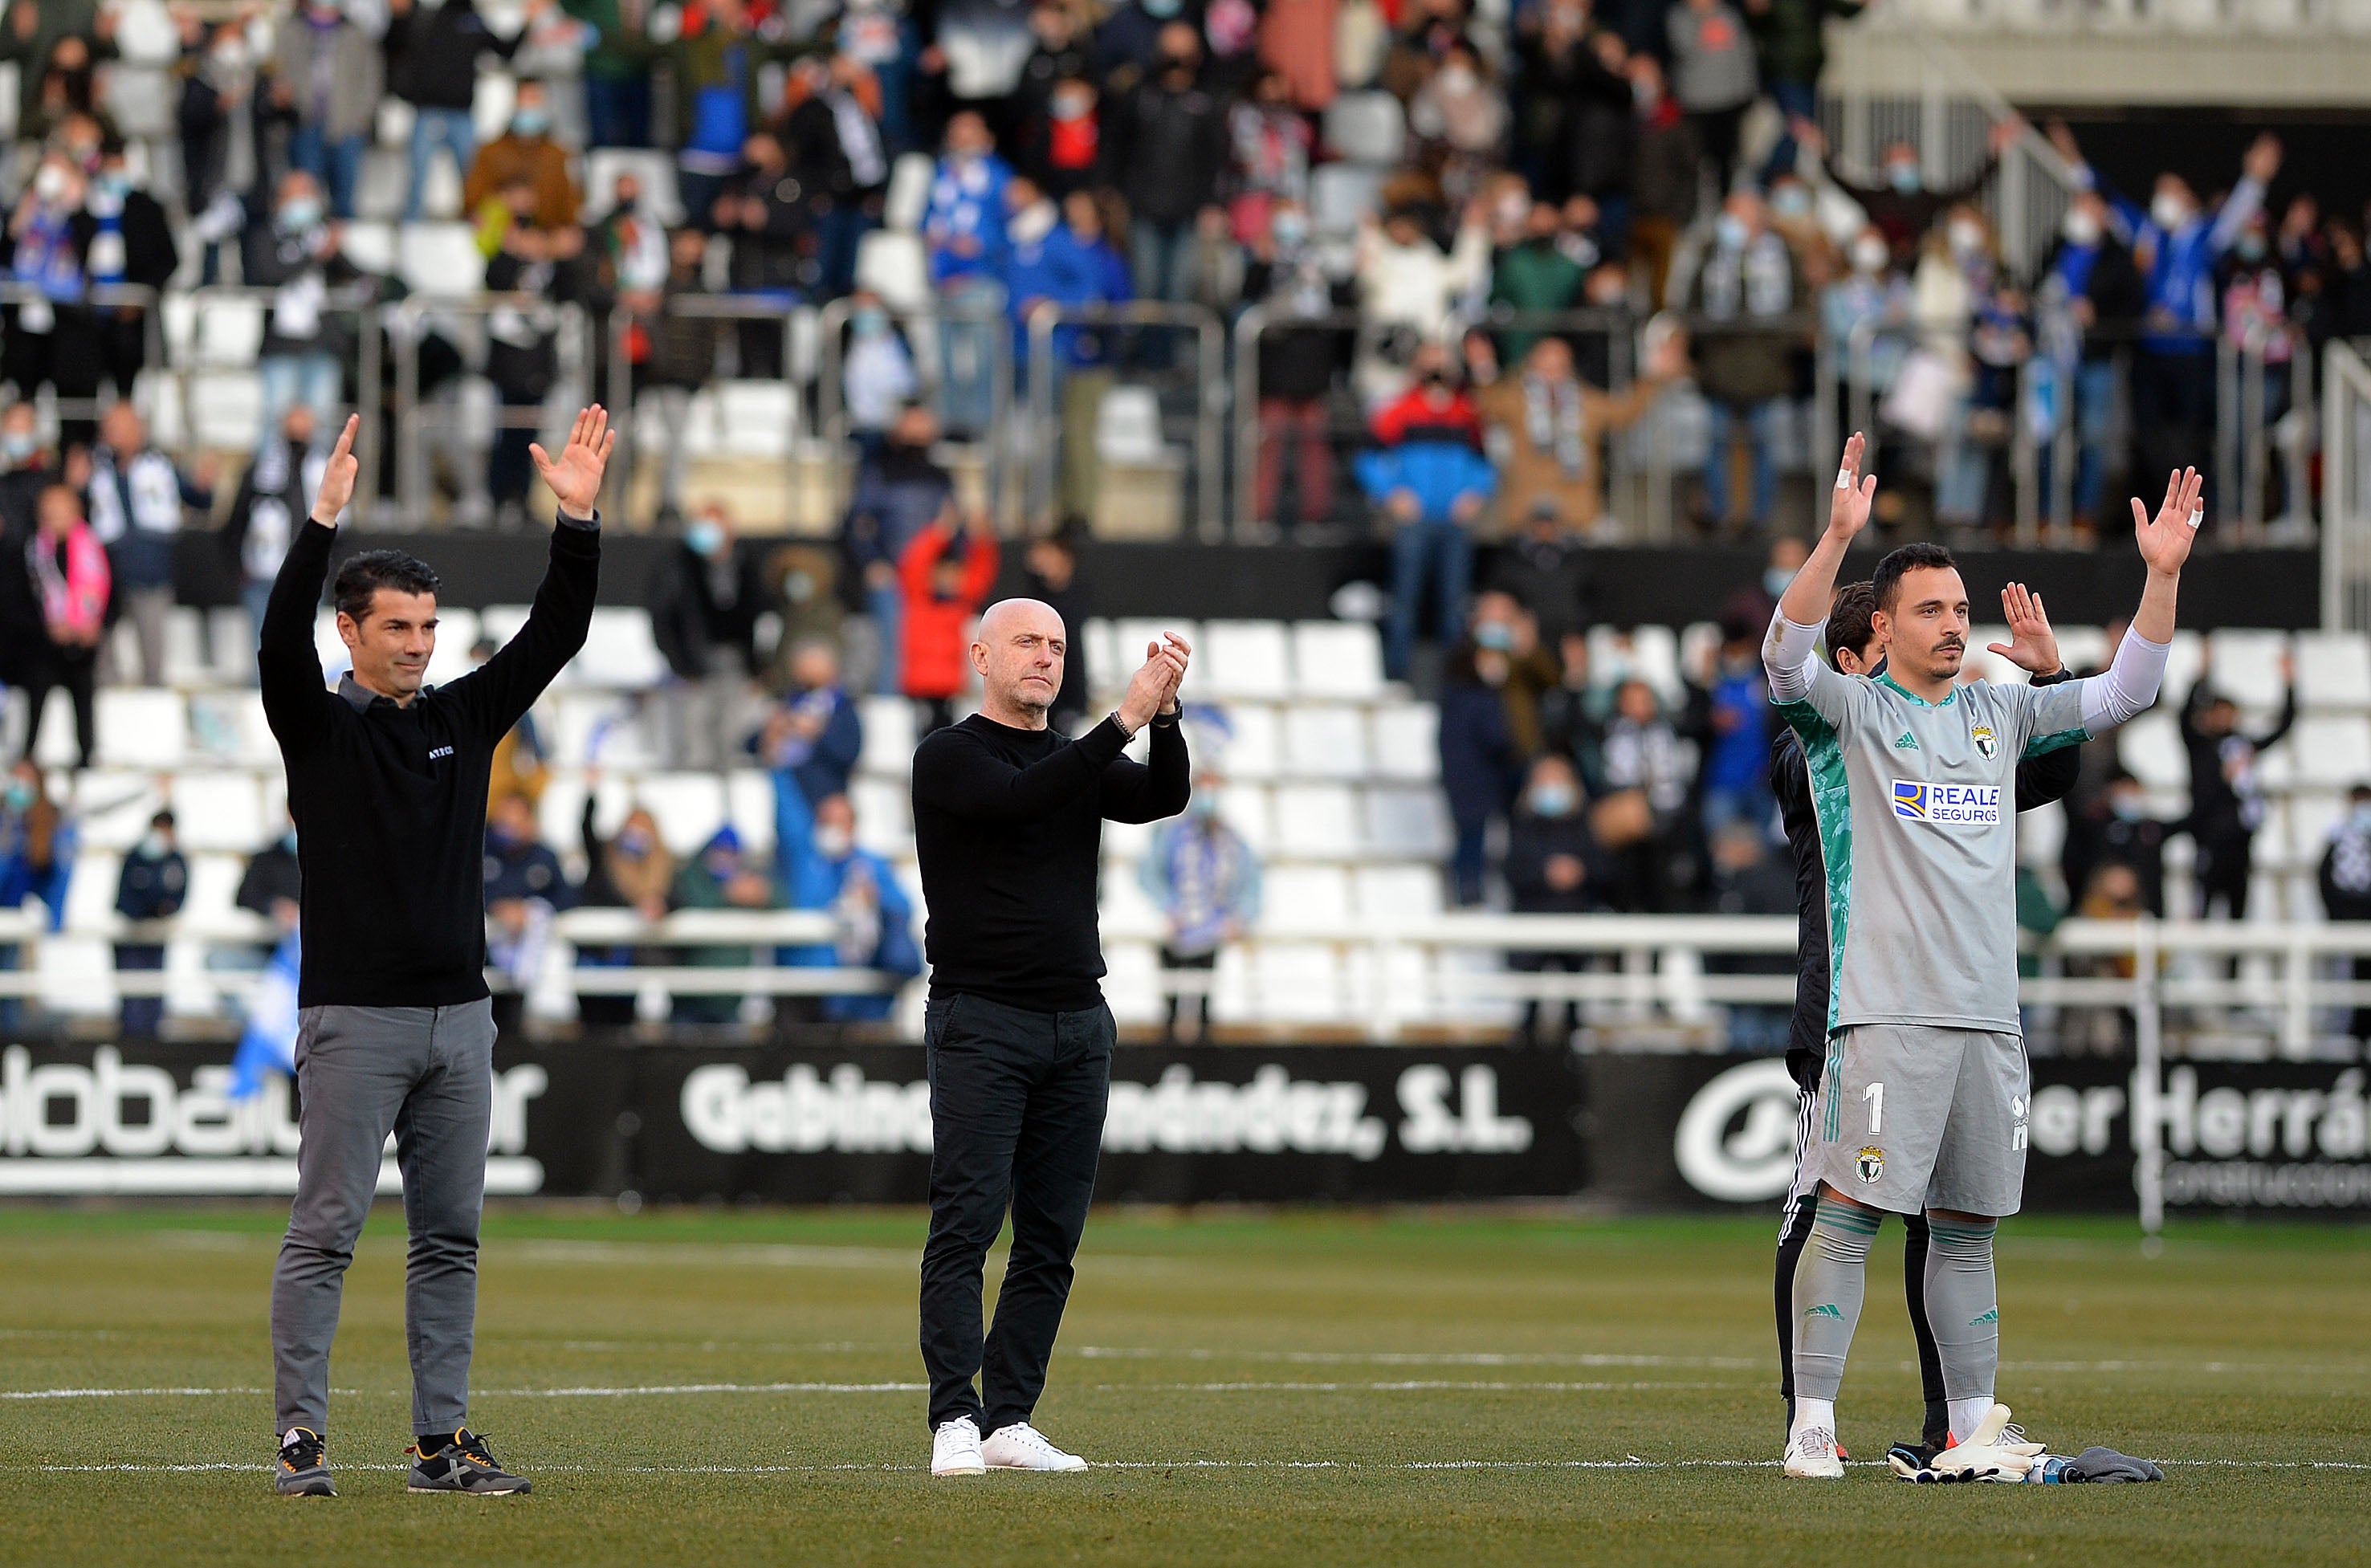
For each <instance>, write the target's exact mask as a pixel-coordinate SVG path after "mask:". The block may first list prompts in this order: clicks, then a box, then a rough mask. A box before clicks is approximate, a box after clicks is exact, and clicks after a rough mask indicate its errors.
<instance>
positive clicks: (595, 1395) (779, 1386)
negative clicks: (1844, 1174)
mask: <svg viewBox="0 0 2371 1568" xmlns="http://www.w3.org/2000/svg"><path fill="white" fill-rule="evenodd" d="M1728 1386H1729V1385H1726V1384H1721V1383H1668V1382H1637V1383H1579V1382H1511V1381H1486V1382H1473V1381H1464V1382H1461V1381H1453V1380H1449V1379H1431V1380H1407V1381H1397V1382H1371V1383H1360V1382H1235V1383H1098V1384H1095V1385H1093V1389H1094V1391H1095V1392H1097V1393H1124V1394H1129V1393H1156V1394H1158V1393H1183V1394H1228V1393H1266V1392H1274V1393H1314V1394H1332V1393H1376V1394H1395V1393H1429V1392H1452V1393H1454V1392H1459V1391H1470V1392H1475V1393H1551V1394H1556V1393H1611V1392H1626V1391H1629V1390H1634V1389H1716V1388H1725V1387H1728ZM929 1389H930V1385H929V1384H928V1383H914V1382H902V1381H884V1382H873V1383H824V1382H781V1383H629V1384H622V1385H617V1386H594V1385H580V1386H577V1387H573V1388H561V1389H479V1390H478V1393H479V1394H480V1397H482V1398H486V1399H511V1400H581V1399H634V1398H641V1397H644V1396H657V1397H671V1396H681V1395H689V1394H918V1393H923V1392H927V1391H928V1390H929ZM270 1391H271V1390H270V1389H260V1388H226V1389H196V1388H191V1389H5V1390H0V1400H128V1399H165V1398H190V1399H202V1398H207V1397H210V1396H211V1397H226V1398H227V1397H238V1398H249V1397H252V1396H255V1395H258V1394H264V1393H269V1392H270ZM338 1392H339V1393H341V1395H344V1396H345V1397H348V1398H353V1397H364V1398H367V1397H372V1396H369V1395H365V1394H363V1393H362V1391H361V1390H358V1389H340V1390H338ZM376 1397H379V1398H384V1399H400V1398H402V1397H403V1395H402V1391H401V1390H400V1389H383V1390H380V1392H379V1393H378V1395H377V1396H376Z"/></svg>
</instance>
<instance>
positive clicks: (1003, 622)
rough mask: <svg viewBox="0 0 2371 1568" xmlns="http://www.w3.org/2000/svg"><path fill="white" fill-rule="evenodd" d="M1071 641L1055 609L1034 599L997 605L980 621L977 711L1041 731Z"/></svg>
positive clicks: (975, 649) (975, 662)
mask: <svg viewBox="0 0 2371 1568" xmlns="http://www.w3.org/2000/svg"><path fill="white" fill-rule="evenodd" d="M1069 651H1070V639H1069V635H1068V633H1067V632H1066V631H1065V630H1064V629H1063V626H1062V617H1060V616H1059V615H1058V614H1057V613H1056V612H1055V609H1054V606H1053V605H1048V604H1045V603H1043V602H1041V601H1039V600H1036V599H1000V600H998V601H997V602H996V603H995V604H993V605H989V607H988V610H987V612H986V613H985V614H983V615H982V616H981V617H979V629H978V631H977V633H976V634H975V635H974V637H973V640H972V645H971V667H972V668H973V669H975V670H977V671H978V672H979V679H980V705H979V710H980V712H981V713H982V714H984V715H986V716H987V717H988V718H989V719H992V720H994V721H996V722H997V723H1000V724H1009V725H1011V726H1012V727H1013V728H1014V729H1016V730H1042V729H1044V728H1045V727H1046V710H1047V709H1049V708H1051V707H1053V705H1054V698H1055V697H1056V696H1057V695H1058V694H1059V693H1060V691H1061V689H1062V661H1063V658H1064V656H1065V655H1066V654H1067V653H1068V652H1069Z"/></svg>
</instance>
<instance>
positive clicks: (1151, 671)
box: [1119, 631, 1193, 732]
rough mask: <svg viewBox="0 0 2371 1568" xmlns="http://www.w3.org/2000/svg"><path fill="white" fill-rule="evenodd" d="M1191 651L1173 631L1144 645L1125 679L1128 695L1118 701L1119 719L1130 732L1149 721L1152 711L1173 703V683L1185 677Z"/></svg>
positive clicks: (1174, 696)
mask: <svg viewBox="0 0 2371 1568" xmlns="http://www.w3.org/2000/svg"><path fill="white" fill-rule="evenodd" d="M1192 654H1193V649H1192V648H1191V647H1189V646H1188V645H1187V644H1186V641H1185V639H1184V638H1182V637H1180V636H1178V635H1177V634H1176V633H1175V632H1174V631H1173V632H1169V633H1166V634H1165V635H1164V636H1163V637H1162V639H1161V640H1160V641H1158V642H1148V643H1146V644H1145V645H1144V663H1143V664H1142V665H1140V666H1139V668H1138V670H1137V672H1136V674H1135V675H1134V676H1133V677H1131V678H1130V679H1129V681H1128V695H1127V696H1126V697H1125V698H1121V699H1120V705H1119V717H1120V722H1121V723H1123V724H1125V725H1126V726H1127V727H1128V730H1129V732H1135V731H1138V730H1141V729H1143V728H1144V727H1145V725H1147V724H1149V723H1151V721H1152V718H1153V715H1154V714H1156V713H1166V712H1168V711H1169V710H1170V709H1172V708H1174V706H1176V702H1177V687H1178V686H1179V685H1180V683H1182V682H1183V681H1184V680H1185V662H1186V660H1187V659H1188V658H1190V657H1191V656H1192Z"/></svg>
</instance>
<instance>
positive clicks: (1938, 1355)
mask: <svg viewBox="0 0 2371 1568" xmlns="http://www.w3.org/2000/svg"><path fill="white" fill-rule="evenodd" d="M1819 1213H1820V1196H1819V1194H1818V1193H1804V1194H1803V1195H1802V1196H1801V1197H1799V1198H1797V1199H1796V1200H1795V1206H1794V1207H1793V1208H1790V1209H1788V1210H1787V1224H1786V1227H1785V1228H1783V1229H1781V1230H1780V1231H1779V1232H1778V1282H1777V1285H1778V1289H1777V1297H1778V1397H1779V1398H1780V1399H1783V1400H1785V1401H1787V1424H1788V1425H1790V1426H1791V1425H1793V1424H1794V1422H1795V1268H1796V1265H1797V1264H1798V1263H1800V1262H1802V1259H1803V1249H1804V1247H1805V1246H1806V1245H1808V1244H1809V1243H1810V1239H1811V1221H1812V1220H1814V1219H1816V1218H1818V1217H1819ZM1903 1229H1904V1230H1905V1231H1906V1232H1907V1233H1908V1234H1907V1235H1906V1237H1905V1239H1903V1245H1902V1290H1903V1296H1904V1297H1907V1298H1908V1301H1909V1306H1910V1332H1911V1334H1912V1335H1913V1337H1914V1338H1915V1339H1916V1340H1917V1341H1918V1378H1919V1381H1920V1382H1922V1383H1923V1384H1925V1385H1926V1427H1925V1429H1924V1430H1923V1431H1922V1432H1921V1433H1920V1434H1919V1437H1920V1439H1921V1440H1922V1441H1924V1442H1927V1443H1934V1444H1937V1445H1940V1444H1944V1443H1949V1441H1950V1440H1951V1407H1950V1404H1949V1401H1946V1400H1945V1399H1944V1397H1943V1355H1942V1352H1941V1351H1939V1350H1937V1349H1936V1348H1935V1329H1934V1325H1933V1324H1931V1323H1929V1322H1928V1321H1927V1320H1926V1243H1927V1240H1928V1237H1929V1234H1930V1233H1929V1231H1928V1230H1927V1228H1926V1216H1925V1215H1923V1214H1912V1215H1904V1216H1903Z"/></svg>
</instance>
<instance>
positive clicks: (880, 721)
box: [856, 697, 920, 778]
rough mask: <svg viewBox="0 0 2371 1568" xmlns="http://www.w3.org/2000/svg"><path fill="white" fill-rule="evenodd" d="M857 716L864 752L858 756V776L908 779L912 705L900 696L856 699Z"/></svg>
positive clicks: (911, 766)
mask: <svg viewBox="0 0 2371 1568" xmlns="http://www.w3.org/2000/svg"><path fill="white" fill-rule="evenodd" d="M858 717H859V718H860V719H862V721H863V723H864V750H863V751H862V752H861V753H859V754H858V755H857V758H856V768H857V771H858V772H860V773H863V774H867V775H870V776H872V777H874V778H911V777H912V776H913V772H914V744H915V742H916V741H918V740H919V739H920V737H919V735H917V734H916V733H915V732H914V730H915V726H914V705H913V704H912V703H911V702H909V701H908V700H907V699H906V698H902V697H867V698H859V699H858Z"/></svg>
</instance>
